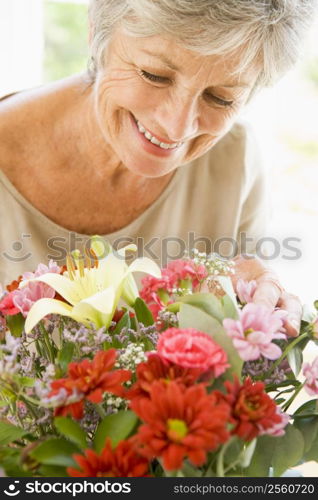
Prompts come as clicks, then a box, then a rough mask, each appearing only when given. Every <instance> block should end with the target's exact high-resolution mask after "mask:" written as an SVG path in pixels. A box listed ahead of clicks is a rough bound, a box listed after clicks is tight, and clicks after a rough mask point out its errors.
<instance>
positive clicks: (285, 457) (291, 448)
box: [272, 424, 305, 477]
mask: <svg viewBox="0 0 318 500" xmlns="http://www.w3.org/2000/svg"><path fill="white" fill-rule="evenodd" d="M275 440H276V443H275V444H276V446H275V450H274V454H273V458H272V466H273V475H274V477H279V476H281V475H282V474H283V473H284V472H285V471H286V470H287V469H289V468H290V467H294V466H295V465H297V464H298V462H299V461H300V460H301V459H302V457H303V453H304V445H305V441H304V438H303V435H302V433H301V432H300V430H299V429H297V428H296V427H295V426H293V425H291V424H288V425H287V427H285V434H284V435H283V436H280V437H275Z"/></svg>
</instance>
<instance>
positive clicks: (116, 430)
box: [94, 410, 138, 453]
mask: <svg viewBox="0 0 318 500" xmlns="http://www.w3.org/2000/svg"><path fill="white" fill-rule="evenodd" d="M137 422H138V418H137V416H136V415H135V413H133V412H132V411H127V410H121V411H119V412H118V413H113V414H111V415H107V417H105V418H104V419H103V420H102V422H101V423H100V424H99V426H98V427H97V430H96V433H95V437H94V448H95V450H96V451H97V452H98V453H100V452H101V451H102V449H103V448H104V446H105V441H106V438H108V437H109V438H110V439H111V442H112V446H113V447H115V446H117V444H118V443H119V441H121V440H122V439H126V438H127V437H128V436H129V435H130V434H131V432H132V431H133V430H134V428H135V427H136V425H137Z"/></svg>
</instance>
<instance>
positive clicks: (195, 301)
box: [179, 293, 224, 324]
mask: <svg viewBox="0 0 318 500" xmlns="http://www.w3.org/2000/svg"><path fill="white" fill-rule="evenodd" d="M179 301H180V302H181V303H182V304H189V305H191V306H193V307H197V308H198V309H201V310H202V311H203V312H205V313H206V314H208V315H209V316H212V318H214V319H215V320H216V321H218V323H220V324H222V321H223V319H224V311H223V304H222V302H221V301H220V299H218V298H217V297H215V295H213V294H212V293H195V294H193V295H184V296H183V297H179Z"/></svg>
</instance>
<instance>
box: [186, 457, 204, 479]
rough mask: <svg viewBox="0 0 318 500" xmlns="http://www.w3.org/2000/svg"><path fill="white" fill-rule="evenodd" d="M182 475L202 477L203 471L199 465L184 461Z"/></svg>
mask: <svg viewBox="0 0 318 500" xmlns="http://www.w3.org/2000/svg"><path fill="white" fill-rule="evenodd" d="M181 472H182V477H201V476H202V473H201V471H200V469H199V468H198V467H193V466H192V465H190V464H189V462H186V461H184V462H183V465H182V469H181Z"/></svg>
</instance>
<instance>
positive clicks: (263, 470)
mask: <svg viewBox="0 0 318 500" xmlns="http://www.w3.org/2000/svg"><path fill="white" fill-rule="evenodd" d="M276 439H277V438H274V437H271V436H260V437H259V438H257V442H256V447H255V450H254V453H253V456H252V459H251V462H250V465H249V466H248V467H247V468H245V469H244V475H245V476H248V477H268V476H269V468H270V466H271V463H272V458H273V454H274V451H275V447H276Z"/></svg>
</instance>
